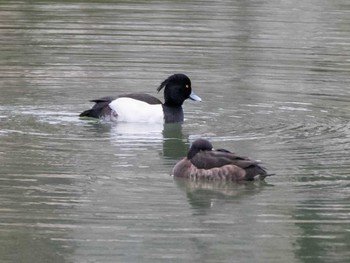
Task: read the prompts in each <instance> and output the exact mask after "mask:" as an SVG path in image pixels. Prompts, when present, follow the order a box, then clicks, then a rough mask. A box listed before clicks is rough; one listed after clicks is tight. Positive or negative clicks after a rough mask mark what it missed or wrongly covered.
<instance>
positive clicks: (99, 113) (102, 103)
mask: <svg viewBox="0 0 350 263" xmlns="http://www.w3.org/2000/svg"><path fill="white" fill-rule="evenodd" d="M92 102H95V105H94V106H93V107H92V108H91V109H89V110H86V111H83V112H82V113H80V115H79V117H88V118H97V119H98V118H100V117H103V116H108V115H110V114H111V111H112V109H111V108H110V107H109V103H110V102H111V99H110V98H109V97H106V98H102V99H98V100H92Z"/></svg>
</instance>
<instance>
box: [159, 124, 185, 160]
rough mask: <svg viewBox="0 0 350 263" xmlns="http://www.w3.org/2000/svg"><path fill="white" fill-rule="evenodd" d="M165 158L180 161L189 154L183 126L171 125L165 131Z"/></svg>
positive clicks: (166, 126)
mask: <svg viewBox="0 0 350 263" xmlns="http://www.w3.org/2000/svg"><path fill="white" fill-rule="evenodd" d="M163 137H164V140H163V156H164V157H165V158H167V159H170V160H174V161H178V160H179V159H181V158H182V157H183V156H185V155H186V153H187V152H188V139H187V136H184V134H183V132H182V124H180V123H169V124H165V125H164V129H163Z"/></svg>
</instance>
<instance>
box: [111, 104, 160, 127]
mask: <svg viewBox="0 0 350 263" xmlns="http://www.w3.org/2000/svg"><path fill="white" fill-rule="evenodd" d="M109 107H111V109H112V110H113V111H114V113H113V112H112V114H113V115H116V114H118V115H117V117H116V118H117V121H121V122H148V123H159V122H164V114H163V108H162V105H161V104H156V105H152V104H148V103H146V102H143V101H140V100H135V99H132V98H118V99H115V100H113V101H112V102H111V103H110V104H109Z"/></svg>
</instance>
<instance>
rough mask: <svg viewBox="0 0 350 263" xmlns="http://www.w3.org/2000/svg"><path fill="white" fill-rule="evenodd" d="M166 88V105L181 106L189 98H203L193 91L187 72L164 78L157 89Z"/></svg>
mask: <svg viewBox="0 0 350 263" xmlns="http://www.w3.org/2000/svg"><path fill="white" fill-rule="evenodd" d="M163 88H164V105H167V106H171V107H180V106H181V105H182V104H183V102H184V101H185V100H187V99H188V98H190V99H192V100H196V101H201V99H200V98H199V97H198V96H197V95H195V94H194V93H193V92H192V87H191V80H190V79H189V77H187V76H186V75H185V74H174V75H171V76H170V77H168V78H167V79H166V80H164V81H163V82H162V83H161V84H160V86H159V87H158V89H157V91H158V92H159V91H160V90H161V89H163Z"/></svg>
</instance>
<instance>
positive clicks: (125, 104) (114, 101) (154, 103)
mask: <svg viewBox="0 0 350 263" xmlns="http://www.w3.org/2000/svg"><path fill="white" fill-rule="evenodd" d="M162 89H164V103H162V102H161V101H160V100H159V99H158V98H156V97H154V96H152V95H149V94H145V93H129V94H122V95H119V96H108V97H103V98H100V99H94V100H91V102H94V103H95V105H93V107H92V108H91V109H88V110H86V111H83V112H82V113H81V114H80V115H79V116H80V117H88V118H97V119H108V120H112V121H118V122H147V123H160V122H163V123H176V122H183V121H184V113H183V109H182V104H183V103H184V101H185V100H187V99H191V100H193V101H202V99H201V98H200V97H199V96H197V95H196V94H195V93H194V92H193V91H192V86H191V80H190V78H189V77H188V76H186V75H185V74H182V73H177V74H173V75H171V76H169V77H168V78H167V79H165V80H164V81H163V82H161V84H160V86H159V87H158V88H157V91H158V92H160V91H161V90H162Z"/></svg>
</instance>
